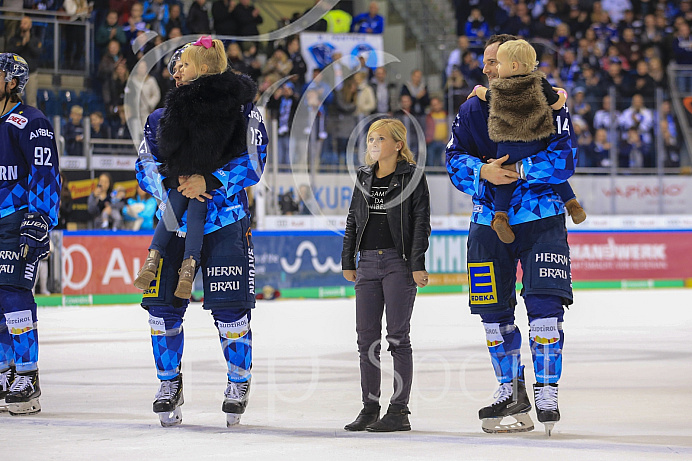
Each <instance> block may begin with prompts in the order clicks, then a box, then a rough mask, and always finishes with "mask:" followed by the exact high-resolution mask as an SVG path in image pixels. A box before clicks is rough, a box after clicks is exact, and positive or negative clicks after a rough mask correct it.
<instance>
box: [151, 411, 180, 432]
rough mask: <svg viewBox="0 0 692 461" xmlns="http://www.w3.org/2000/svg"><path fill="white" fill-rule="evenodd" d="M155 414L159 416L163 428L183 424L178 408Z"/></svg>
mask: <svg viewBox="0 0 692 461" xmlns="http://www.w3.org/2000/svg"><path fill="white" fill-rule="evenodd" d="M156 414H157V415H159V420H160V421H161V425H162V426H163V427H171V426H177V425H178V424H181V423H182V422H183V411H182V410H181V409H180V407H176V409H175V410H173V411H162V412H161V413H156Z"/></svg>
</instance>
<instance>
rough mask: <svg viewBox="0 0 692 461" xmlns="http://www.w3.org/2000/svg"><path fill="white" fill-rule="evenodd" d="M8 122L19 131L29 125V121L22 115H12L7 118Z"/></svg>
mask: <svg viewBox="0 0 692 461" xmlns="http://www.w3.org/2000/svg"><path fill="white" fill-rule="evenodd" d="M7 122H8V123H11V124H12V125H14V126H16V127H17V128H19V129H24V127H25V126H26V124H27V123H29V119H27V118H26V117H24V116H21V115H17V114H10V116H9V117H7Z"/></svg>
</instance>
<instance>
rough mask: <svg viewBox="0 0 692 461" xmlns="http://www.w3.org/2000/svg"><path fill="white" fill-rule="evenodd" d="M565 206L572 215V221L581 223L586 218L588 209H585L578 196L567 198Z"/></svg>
mask: <svg viewBox="0 0 692 461" xmlns="http://www.w3.org/2000/svg"><path fill="white" fill-rule="evenodd" d="M565 208H566V209H567V213H568V214H569V215H570V216H571V217H572V222H573V223H574V224H581V223H583V222H584V220H586V211H584V209H583V208H582V207H581V205H580V204H579V202H578V201H577V199H576V198H573V199H571V200H567V203H565Z"/></svg>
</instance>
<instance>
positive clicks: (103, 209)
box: [87, 173, 113, 229]
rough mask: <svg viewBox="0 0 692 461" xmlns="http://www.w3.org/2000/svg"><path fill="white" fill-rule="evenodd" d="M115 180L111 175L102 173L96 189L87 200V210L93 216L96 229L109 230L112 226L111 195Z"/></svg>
mask: <svg viewBox="0 0 692 461" xmlns="http://www.w3.org/2000/svg"><path fill="white" fill-rule="evenodd" d="M112 192H113V178H112V177H111V175H110V174H109V173H101V175H100V176H99V179H98V182H97V184H96V187H95V188H94V190H93V191H92V192H91V194H90V195H89V197H88V198H87V210H88V211H89V214H90V215H91V216H92V218H93V221H92V226H93V227H94V228H95V229H107V228H108V227H109V225H110V224H111V215H112V211H113V209H112V208H111V194H112Z"/></svg>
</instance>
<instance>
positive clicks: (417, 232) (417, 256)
mask: <svg viewBox="0 0 692 461" xmlns="http://www.w3.org/2000/svg"><path fill="white" fill-rule="evenodd" d="M374 172H375V168H374V166H362V167H360V169H359V170H358V175H357V183H356V185H355V187H354V188H353V197H352V198H351V206H350V208H349V210H348V217H347V218H346V232H345V234H344V246H343V250H342V251H341V268H342V269H343V270H355V269H356V255H357V254H358V250H359V246H360V240H361V238H362V237H363V231H364V230H365V225H366V224H367V223H368V217H369V215H370V209H369V208H368V199H367V198H366V197H368V198H369V197H370V191H371V189H372V180H373V176H374ZM414 173H415V174H414ZM419 174H420V175H421V176H420V177H418V175H419ZM416 180H418V183H417V184H416V185H415V188H413V189H412V187H413V184H415V182H414V181H416ZM403 190H405V191H406V193H405V194H404V196H402V195H401V192H402V191H403ZM391 203H393V204H394V206H390V207H388V208H387V220H388V221H389V231H390V232H391V233H392V240H394V245H395V246H396V249H397V251H398V253H399V254H400V255H401V257H402V258H403V259H404V260H407V261H409V262H410V264H411V271H423V270H425V252H426V251H427V250H428V239H429V237H430V193H429V192H428V181H427V180H426V179H425V173H423V171H421V170H417V169H416V165H413V164H410V163H408V162H406V161H400V162H399V163H398V164H397V167H396V171H395V172H394V175H393V176H392V180H391V182H390V183H389V188H388V189H387V193H386V195H385V205H387V204H391Z"/></svg>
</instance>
